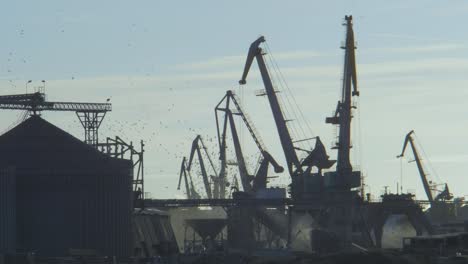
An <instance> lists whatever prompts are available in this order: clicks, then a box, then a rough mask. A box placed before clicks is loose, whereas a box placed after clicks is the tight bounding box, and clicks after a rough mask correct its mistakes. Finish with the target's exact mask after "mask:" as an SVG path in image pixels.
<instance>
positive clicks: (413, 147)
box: [397, 130, 434, 203]
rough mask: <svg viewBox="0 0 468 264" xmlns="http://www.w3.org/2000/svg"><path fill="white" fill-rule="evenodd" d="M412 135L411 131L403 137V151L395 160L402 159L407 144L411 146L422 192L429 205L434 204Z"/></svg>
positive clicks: (412, 131)
mask: <svg viewBox="0 0 468 264" xmlns="http://www.w3.org/2000/svg"><path fill="white" fill-rule="evenodd" d="M413 134H414V130H411V131H410V132H409V133H408V134H407V135H406V137H405V143H404V144H403V149H402V151H401V154H400V155H398V156H397V158H401V157H403V155H404V154H405V150H406V147H407V146H408V143H409V144H410V146H411V149H412V150H413V155H414V160H415V161H416V165H417V167H418V171H419V176H420V177H421V181H422V183H423V186H424V191H425V192H426V195H427V198H428V200H429V202H430V203H433V202H434V197H433V196H432V192H431V186H430V185H429V181H428V180H427V176H426V173H425V171H424V168H423V165H422V163H421V158H420V156H419V152H418V149H417V148H416V145H415V143H414V139H413V137H412V135H413Z"/></svg>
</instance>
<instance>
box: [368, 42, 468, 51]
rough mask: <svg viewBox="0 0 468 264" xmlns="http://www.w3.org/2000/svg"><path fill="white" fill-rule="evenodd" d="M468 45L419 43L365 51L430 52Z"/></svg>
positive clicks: (462, 47)
mask: <svg viewBox="0 0 468 264" xmlns="http://www.w3.org/2000/svg"><path fill="white" fill-rule="evenodd" d="M467 47H468V45H465V44H461V43H439V44H431V45H418V46H407V47H383V48H371V49H367V50H364V52H391V53H430V52H439V51H453V50H460V49H466V48H467Z"/></svg>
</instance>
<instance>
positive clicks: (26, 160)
mask: <svg viewBox="0 0 468 264" xmlns="http://www.w3.org/2000/svg"><path fill="white" fill-rule="evenodd" d="M0 150H1V151H0V163H2V164H4V165H13V166H16V167H22V168H46V167H48V168H50V167H53V168H69V167H83V166H90V165H92V164H97V163H102V162H104V163H105V162H106V161H111V160H115V159H114V158H111V157H109V156H107V155H106V154H104V153H102V152H100V151H99V150H97V149H96V148H94V147H93V146H90V145H88V144H86V143H84V142H83V141H81V140H79V139H78V138H76V137H74V136H72V135H70V134H69V133H67V132H65V131H64V130H62V129H60V128H58V127H57V126H55V125H53V124H51V123H49V122H47V121H46V120H44V119H42V118H41V117H40V116H31V117H30V118H28V119H27V120H25V121H24V122H22V123H20V124H19V125H17V126H16V127H14V128H12V129H11V130H9V131H8V132H6V133H5V134H3V135H1V136H0Z"/></svg>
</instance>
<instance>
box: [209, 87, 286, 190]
mask: <svg viewBox="0 0 468 264" xmlns="http://www.w3.org/2000/svg"><path fill="white" fill-rule="evenodd" d="M223 102H224V104H223ZM231 103H232V104H231ZM232 105H233V106H234V107H233V108H234V109H231V106H232ZM218 113H224V118H223V119H222V120H220V118H219V114H218ZM235 115H236V116H240V117H241V118H242V121H243V122H244V124H245V126H246V127H247V130H248V131H249V133H250V136H251V137H252V139H253V141H254V142H255V144H256V146H257V148H258V150H259V151H260V153H261V162H260V166H259V167H258V170H257V173H256V175H255V176H253V175H251V174H249V172H248V170H247V166H246V164H245V159H244V155H243V153H242V148H241V144H240V140H239V136H238V132H237V129H236V124H235V121H234V116H235ZM215 117H216V126H217V135H218V143H219V146H220V160H221V163H222V164H225V165H226V148H227V146H226V135H227V132H228V131H227V125H228V123H229V126H230V128H231V135H232V140H233V144H234V150H235V153H236V158H237V165H238V168H239V175H240V178H241V184H242V187H243V189H244V191H245V192H247V193H251V192H255V191H257V190H259V189H263V188H266V186H267V178H268V177H267V175H268V167H269V165H270V164H271V165H272V166H273V168H274V170H275V172H277V173H281V172H283V171H284V168H283V167H282V166H280V165H279V164H278V162H276V160H275V159H274V158H273V157H272V156H271V154H270V153H269V152H268V151H267V150H266V147H265V145H264V144H263V141H262V140H261V138H260V137H259V136H258V132H257V131H256V129H255V127H254V126H253V123H252V122H251V121H250V118H249V117H248V115H247V113H246V112H245V111H244V110H243V109H242V107H241V104H240V100H239V98H238V97H237V96H236V94H235V93H234V92H233V91H231V90H228V91H227V92H226V95H224V97H223V98H222V99H221V101H220V102H219V103H218V104H217V105H216V107H215ZM221 122H222V123H221ZM221 124H222V126H223V127H222V128H221ZM225 171H226V170H225V168H224V169H222V172H225ZM220 175H222V174H220Z"/></svg>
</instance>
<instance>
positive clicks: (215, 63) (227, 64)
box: [174, 50, 330, 70]
mask: <svg viewBox="0 0 468 264" xmlns="http://www.w3.org/2000/svg"><path fill="white" fill-rule="evenodd" d="M329 55H330V54H329V53H321V52H318V51H313V50H297V51H288V52H279V53H275V54H274V58H275V59H277V60H282V61H287V60H306V59H311V58H315V57H322V56H329ZM246 57H247V53H246V54H245V55H234V56H224V57H219V58H211V59H208V60H203V61H198V62H188V63H183V64H179V65H176V66H174V69H177V70H206V69H213V68H231V67H236V66H239V65H243V64H244V63H245V59H246Z"/></svg>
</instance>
